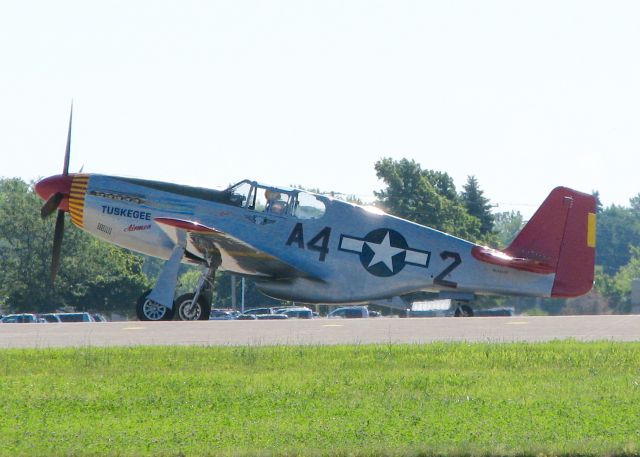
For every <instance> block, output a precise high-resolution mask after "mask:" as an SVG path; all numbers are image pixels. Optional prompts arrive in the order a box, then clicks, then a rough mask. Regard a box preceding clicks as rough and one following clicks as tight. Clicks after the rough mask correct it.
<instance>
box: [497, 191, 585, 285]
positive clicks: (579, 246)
mask: <svg viewBox="0 0 640 457" xmlns="http://www.w3.org/2000/svg"><path fill="white" fill-rule="evenodd" d="M595 213H596V200H595V198H594V197H593V196H592V195H589V194H584V193H581V192H577V191H575V190H572V189H568V188H566V187H557V188H555V189H553V190H552V191H551V193H550V194H549V196H548V197H547V199H546V200H545V201H544V203H543V204H542V205H541V206H540V208H538V210H537V211H536V213H535V214H534V215H533V217H532V218H531V219H530V220H529V222H528V223H527V224H526V225H525V226H524V228H523V229H522V231H521V232H520V233H519V234H518V235H517V236H516V238H515V239H514V240H513V242H512V243H511V245H509V247H508V248H507V249H505V250H504V252H505V253H506V254H508V255H510V256H513V257H520V258H526V259H532V260H539V261H542V262H544V263H546V264H549V265H552V266H554V267H555V273H556V277H555V280H554V282H553V289H552V291H551V296H552V297H577V296H579V295H582V294H585V293H587V292H589V291H590V290H591V287H592V286H593V276H594V266H595V246H596V239H595V237H596V214H595Z"/></svg>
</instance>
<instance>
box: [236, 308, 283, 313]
mask: <svg viewBox="0 0 640 457" xmlns="http://www.w3.org/2000/svg"><path fill="white" fill-rule="evenodd" d="M276 310H277V309H276V308H252V309H248V310H246V311H245V312H244V314H275V312H276Z"/></svg>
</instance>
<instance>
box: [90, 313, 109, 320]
mask: <svg viewBox="0 0 640 457" xmlns="http://www.w3.org/2000/svg"><path fill="white" fill-rule="evenodd" d="M91 317H93V320H94V321H96V322H108V321H107V318H106V317H104V315H102V314H92V315H91Z"/></svg>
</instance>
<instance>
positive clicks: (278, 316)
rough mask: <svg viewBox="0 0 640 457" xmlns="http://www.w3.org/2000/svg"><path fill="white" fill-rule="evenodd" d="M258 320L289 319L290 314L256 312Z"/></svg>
mask: <svg viewBox="0 0 640 457" xmlns="http://www.w3.org/2000/svg"><path fill="white" fill-rule="evenodd" d="M254 316H256V318H257V319H258V320H274V321H276V320H281V319H289V316H287V315H286V314H254Z"/></svg>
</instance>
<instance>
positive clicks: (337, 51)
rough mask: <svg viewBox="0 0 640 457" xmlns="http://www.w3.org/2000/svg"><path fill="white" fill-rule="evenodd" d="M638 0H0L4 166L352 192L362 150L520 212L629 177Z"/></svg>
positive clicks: (367, 181)
mask: <svg viewBox="0 0 640 457" xmlns="http://www.w3.org/2000/svg"><path fill="white" fill-rule="evenodd" d="M638 17H640V2H635V1H628V2H625V1H610V2H596V1H588V0H581V1H545V0H536V1H491V0H488V1H482V2H480V1H474V0H470V1H464V0H447V1H426V0H425V1H404V0H390V1H358V0H353V1H349V0H338V1H333V0H321V1H320V0H317V1H305V0H291V1H284V0H283V1H249V0H233V1H232V0H229V1H215V0H208V1H193V0H181V1H162V0H154V1H145V0H139V1H133V0H127V1H104V0H103V1H100V2H97V1H90V0H81V1H67V0H59V1H55V2H51V1H30V0H25V1H12V0H8V1H4V2H1V3H0V157H1V159H2V160H1V167H2V168H1V169H0V177H2V176H3V177H21V178H23V179H25V180H31V179H36V178H38V177H43V176H48V175H52V174H58V173H60V172H61V170H62V163H63V156H64V148H65V143H66V135H67V124H68V117H69V108H70V103H71V100H73V103H74V119H73V133H72V152H71V171H72V172H73V171H79V170H80V169H81V168H82V169H83V171H84V172H87V173H103V174H113V175H122V176H133V177H140V178H146V179H156V180H163V181H170V182H176V183H180V184H188V185H196V186H203V187H210V188H224V187H227V186H228V185H229V184H231V183H234V182H237V181H240V180H242V179H244V178H251V179H256V180H258V181H261V182H264V183H267V184H272V185H292V184H295V185H302V186H304V187H307V188H319V189H322V190H333V191H338V192H344V193H347V194H354V195H357V196H359V197H360V198H362V199H364V200H365V201H367V200H371V199H373V191H375V190H380V189H382V188H383V187H384V184H383V183H382V182H381V181H379V180H378V179H377V177H376V173H375V169H374V164H375V162H376V161H377V160H379V159H381V158H383V157H392V158H394V159H401V158H408V159H414V160H415V161H417V162H418V163H420V165H421V166H422V167H423V168H429V169H434V170H439V171H444V172H447V173H449V174H450V175H451V176H452V177H453V178H454V180H455V183H456V185H457V187H458V189H459V190H461V188H462V186H463V184H464V183H465V181H466V179H467V176H469V175H474V176H476V177H477V179H478V181H479V183H480V187H481V189H482V190H483V191H484V194H485V196H486V197H488V198H489V199H490V200H491V203H492V204H494V205H497V206H496V207H495V211H510V210H519V211H521V212H523V214H525V215H530V214H531V213H532V212H533V211H534V210H535V208H536V207H537V206H538V205H539V204H540V203H541V202H542V200H544V198H545V197H546V195H547V194H548V193H549V192H550V191H551V189H552V188H554V187H555V186H558V185H564V186H569V187H573V188H575V189H577V190H581V191H584V192H591V191H593V190H598V191H599V192H600V196H601V199H602V201H603V203H604V204H605V205H610V204H618V205H628V202H629V199H630V198H631V197H633V196H635V195H637V194H638V193H639V192H640V188H639V187H640V186H638V184H637V175H638V162H639V161H638V157H639V153H640V128H639V126H640V83H639V81H640V57H639V54H638V45H639V44H640V27H639V26H638Z"/></svg>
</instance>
